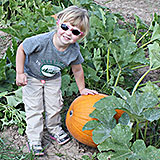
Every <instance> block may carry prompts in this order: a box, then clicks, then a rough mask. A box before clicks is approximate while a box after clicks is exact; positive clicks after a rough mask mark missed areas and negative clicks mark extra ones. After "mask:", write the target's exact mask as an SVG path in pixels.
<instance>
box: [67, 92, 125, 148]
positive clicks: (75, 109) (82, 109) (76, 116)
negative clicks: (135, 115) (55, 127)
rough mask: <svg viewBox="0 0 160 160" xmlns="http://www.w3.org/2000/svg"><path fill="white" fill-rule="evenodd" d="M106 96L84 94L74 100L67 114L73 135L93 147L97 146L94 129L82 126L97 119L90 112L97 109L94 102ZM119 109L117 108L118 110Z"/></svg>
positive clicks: (68, 127)
mask: <svg viewBox="0 0 160 160" xmlns="http://www.w3.org/2000/svg"><path fill="white" fill-rule="evenodd" d="M106 96H107V95H104V94H96V95H83V96H79V97H77V98H76V99H75V100H74V101H73V102H72V104H71V106H70V108H69V110H68V112H67V115H66V126H67V129H68V131H69V132H70V133H71V135H72V136H73V137H74V138H75V139H77V140H78V141H79V142H81V143H83V144H86V145H88V146H91V147H96V146H97V145H96V144H95V143H94V142H93V140H92V131H93V130H85V131H82V128H83V126H84V125H85V124H86V123H87V122H88V121H91V120H96V119H94V118H91V117H90V116H89V114H90V113H92V112H93V111H94V110H95V108H94V107H93V106H94V104H95V103H96V102H97V101H99V100H100V99H102V98H104V97H106ZM118 111H119V110H116V112H118ZM123 112H124V111H123ZM114 118H116V117H114Z"/></svg>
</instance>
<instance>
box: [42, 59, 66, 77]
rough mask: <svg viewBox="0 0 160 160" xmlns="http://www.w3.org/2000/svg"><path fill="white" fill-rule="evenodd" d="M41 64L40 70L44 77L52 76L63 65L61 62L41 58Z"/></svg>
mask: <svg viewBox="0 0 160 160" xmlns="http://www.w3.org/2000/svg"><path fill="white" fill-rule="evenodd" d="M42 62H43V65H42V66H41V67H40V72H41V74H42V75H43V76H45V77H53V76H54V75H55V74H56V73H58V72H60V71H61V69H63V68H64V67H65V65H64V64H63V63H61V62H57V61H56V62H54V61H52V62H51V61H46V60H44V61H43V60H42Z"/></svg>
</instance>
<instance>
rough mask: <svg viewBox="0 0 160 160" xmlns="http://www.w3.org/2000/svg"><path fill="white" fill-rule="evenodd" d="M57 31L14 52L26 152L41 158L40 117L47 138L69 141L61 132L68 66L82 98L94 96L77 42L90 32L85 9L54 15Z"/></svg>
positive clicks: (27, 41)
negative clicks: (63, 75) (63, 74)
mask: <svg viewBox="0 0 160 160" xmlns="http://www.w3.org/2000/svg"><path fill="white" fill-rule="evenodd" d="M56 26H57V29H56V31H53V32H48V33H44V34H40V35H37V36H33V37H30V38H27V39H25V40H24V41H23V42H22V43H21V44H20V46H19V47H18V50H17V56H16V71H17V75H16V84H17V85H18V86H23V102H24V104H25V111H26V123H27V128H26V134H27V137H28V146H29V149H30V150H31V149H33V151H34V153H35V155H43V154H44V152H43V149H42V146H41V138H42V137H41V136H42V131H43V115H42V113H43V112H44V111H45V115H46V119H45V125H46V127H47V129H48V132H49V133H50V137H51V138H52V139H54V140H56V141H57V143H59V144H64V143H66V142H68V141H69V136H68V135H67V134H66V133H65V132H64V131H63V130H62V128H61V117H60V113H59V112H60V110H61V109H62V104H63V100H62V96H61V90H60V88H61V70H62V69H63V68H65V67H67V66H69V65H70V66H71V67H72V71H73V74H74V77H75V80H76V83H77V86H78V89H79V92H80V94H81V95H87V94H97V92H96V91H94V90H90V89H87V88H85V82H84V73H83V68H82V66H81V63H82V62H83V61H84V59H83V57H82V55H81V53H80V48H79V45H78V44H77V43H76V42H77V41H78V40H80V39H82V38H84V37H85V36H86V35H87V33H88V31H89V16H88V14H87V11H86V10H85V9H82V8H79V7H77V6H70V7H68V8H66V9H64V10H63V11H61V12H59V13H58V14H57V23H56Z"/></svg>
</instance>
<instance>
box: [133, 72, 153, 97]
mask: <svg viewBox="0 0 160 160" xmlns="http://www.w3.org/2000/svg"><path fill="white" fill-rule="evenodd" d="M150 71H151V69H149V70H147V72H145V73H144V74H143V75H142V77H141V78H140V79H139V80H138V82H137V83H136V85H135V86H134V88H133V91H132V96H133V95H134V93H135V91H136V90H137V88H138V86H139V84H140V83H141V81H142V80H143V79H144V77H145V76H146V75H147V74H148V73H149V72H150Z"/></svg>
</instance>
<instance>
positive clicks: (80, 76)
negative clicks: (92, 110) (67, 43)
mask: <svg viewBox="0 0 160 160" xmlns="http://www.w3.org/2000/svg"><path fill="white" fill-rule="evenodd" d="M71 67H72V72H73V74H74V77H75V80H76V83H77V86H78V89H79V92H80V94H81V95H88V94H92V95H93V94H98V92H97V91H95V90H91V89H87V88H85V81H84V72H83V68H82V65H81V64H78V65H72V66H71Z"/></svg>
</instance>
